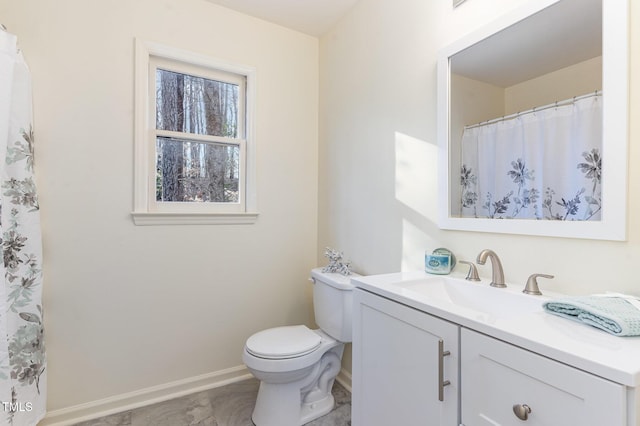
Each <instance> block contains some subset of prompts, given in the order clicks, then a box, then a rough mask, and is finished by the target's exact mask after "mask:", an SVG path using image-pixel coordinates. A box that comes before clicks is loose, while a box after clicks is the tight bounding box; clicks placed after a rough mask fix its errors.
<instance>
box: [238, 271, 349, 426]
mask: <svg viewBox="0 0 640 426" xmlns="http://www.w3.org/2000/svg"><path fill="white" fill-rule="evenodd" d="M354 275H355V274H352V275H349V276H344V275H341V274H337V273H330V272H322V269H321V268H316V269H313V270H312V271H311V281H312V282H313V308H314V312H315V319H316V323H317V324H318V326H319V327H320V328H319V329H317V330H311V329H309V328H308V327H306V326H304V325H293V326H285V327H275V328H270V329H267V330H263V331H260V332H258V333H256V334H254V335H252V336H251V337H249V339H247V342H246V344H245V347H244V351H243V354H242V360H243V361H244V363H245V365H246V366H247V368H248V369H249V371H250V372H251V373H252V374H253V375H254V376H255V377H256V378H257V379H258V380H260V389H259V390H258V398H257V399H256V405H255V408H254V410H253V415H252V416H251V418H252V420H253V422H254V423H255V425H256V426H299V425H303V424H305V423H308V422H310V421H312V420H314V419H317V418H318V417H321V416H323V415H325V414H327V413H328V412H330V411H331V410H332V409H333V407H334V402H335V401H334V398H333V395H332V394H331V388H332V386H333V382H334V380H335V378H336V376H337V375H338V373H339V372H340V368H341V361H342V352H343V350H344V344H345V343H347V342H350V341H351V312H352V306H351V304H352V300H353V288H354V287H353V286H352V285H351V283H350V277H352V276H354Z"/></svg>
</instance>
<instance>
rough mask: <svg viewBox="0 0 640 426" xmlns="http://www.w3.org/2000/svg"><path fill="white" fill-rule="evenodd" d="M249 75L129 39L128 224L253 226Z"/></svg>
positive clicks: (251, 83)
mask: <svg viewBox="0 0 640 426" xmlns="http://www.w3.org/2000/svg"><path fill="white" fill-rule="evenodd" d="M254 74H255V73H254V71H253V70H251V69H249V68H246V67H241V66H235V65H230V64H228V63H224V62H221V61H218V60H215V59H212V58H209V57H206V56H202V55H199V54H195V53H191V52H186V51H183V50H178V49H174V48H170V47H167V46H162V45H158V44H154V43H148V42H144V41H140V40H138V41H137V44H136V163H135V167H136V194H135V208H134V212H133V214H132V215H133V218H134V221H135V223H136V224H139V225H152V224H189V223H196V224H216V223H223V224H224V223H252V222H254V221H255V219H256V217H257V213H256V205H255V173H254V164H255V160H254V156H255V148H254V146H253V132H252V128H251V125H250V124H251V122H252V120H251V118H252V117H251V111H252V110H253V108H252V99H253V96H252V93H253V92H254V90H255V89H254V87H253V86H254V81H255V78H254Z"/></svg>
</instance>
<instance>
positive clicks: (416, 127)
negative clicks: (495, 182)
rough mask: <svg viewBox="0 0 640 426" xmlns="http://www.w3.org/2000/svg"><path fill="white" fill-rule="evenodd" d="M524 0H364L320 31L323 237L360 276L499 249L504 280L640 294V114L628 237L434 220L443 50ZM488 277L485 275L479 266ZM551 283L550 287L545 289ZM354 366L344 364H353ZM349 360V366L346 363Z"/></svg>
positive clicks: (634, 39) (638, 64)
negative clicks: (594, 237) (490, 228)
mask: <svg viewBox="0 0 640 426" xmlns="http://www.w3.org/2000/svg"><path fill="white" fill-rule="evenodd" d="M523 2H524V0H519V1H512V0H487V1H477V0H468V1H466V2H465V3H463V4H462V5H461V6H460V7H459V8H457V9H456V10H452V8H451V2H450V1H424V0H406V1H403V2H402V6H403V7H402V8H400V7H398V4H397V3H396V2H389V1H387V0H361V1H360V2H359V3H358V4H357V5H356V7H355V8H354V9H353V10H352V12H351V13H350V15H349V16H347V17H346V18H345V19H343V20H342V22H341V23H340V24H339V25H338V26H336V27H335V28H334V29H333V30H332V31H331V32H330V33H328V34H326V35H325V36H323V37H322V39H321V45H320V52H321V54H320V55H321V56H320V57H321V61H320V64H321V73H320V79H321V86H320V92H321V109H320V113H321V120H320V123H321V127H320V130H321V133H320V135H321V136H320V206H319V208H320V216H319V219H320V225H319V243H320V246H324V245H331V246H335V247H339V248H340V249H341V250H343V251H345V252H346V253H347V254H348V255H349V256H350V257H351V259H352V260H353V265H354V268H355V269H357V270H359V271H360V272H362V273H364V274H375V273H385V272H392V271H397V270H400V269H420V268H422V267H423V262H424V260H423V256H424V250H425V249H433V248H436V247H448V248H450V249H451V250H453V251H454V253H456V255H457V256H458V259H466V260H472V259H475V257H476V255H477V254H478V253H479V252H480V251H481V250H482V249H484V248H492V249H494V250H495V251H496V252H497V253H498V254H499V255H500V256H501V258H502V261H503V264H504V271H505V277H506V279H507V280H508V281H509V282H512V283H519V284H522V285H523V286H524V283H525V281H526V279H527V277H528V276H529V274H531V273H534V272H541V273H549V274H554V275H555V276H556V278H555V279H554V280H552V281H547V282H545V284H544V286H543V287H546V288H547V289H548V290H552V289H553V290H556V291H559V292H565V293H570V294H583V293H591V292H599V291H603V290H616V291H622V292H630V293H635V294H640V285H639V284H638V278H637V276H636V275H637V274H636V271H637V268H636V265H637V263H638V260H639V259H640V216H638V215H637V214H634V213H633V212H635V211H637V209H638V208H640V188H639V187H640V169H638V168H637V167H635V166H634V165H635V164H637V162H638V160H639V158H638V157H639V155H640V121H638V120H633V119H631V120H630V122H631V127H630V149H629V162H630V173H629V214H628V217H629V224H628V241H626V242H608V241H589V240H579V239H562V238H550V237H532V236H518V235H503V234H489V233H473V232H459V231H443V230H440V229H439V228H438V226H437V222H436V220H437V209H438V206H437V167H438V164H437V160H436V159H437V157H436V155H437V154H436V152H437V141H436V60H437V52H438V49H439V48H440V47H441V46H445V45H447V44H449V43H450V42H452V41H453V40H454V39H456V38H457V37H459V36H461V35H463V34H466V33H468V32H469V31H472V30H473V29H474V28H477V27H479V26H481V25H483V24H485V23H486V22H489V21H490V20H492V19H493V18H495V17H496V16H498V15H500V14H502V13H504V12H505V11H506V10H507V9H510V8H514V7H517V6H518V5H520V4H522V3H523ZM630 3H631V22H630V29H631V30H630V31H631V35H630V37H631V39H630V40H631V48H630V55H631V56H630V60H631V69H630V76H631V82H630V87H631V93H630V116H631V117H632V118H633V117H637V116H638V115H639V114H640V88H639V86H640V85H639V84H638V82H639V81H640V80H638V77H637V76H638V75H640V54H639V53H638V52H640V30H638V28H640V4H639V3H638V2H630ZM480 273H481V275H483V276H485V277H487V276H488V275H490V273H491V272H490V269H489V268H488V267H480ZM542 290H543V291H544V290H545V289H544V288H543V289H542ZM347 363H348V361H347ZM345 365H348V364H345Z"/></svg>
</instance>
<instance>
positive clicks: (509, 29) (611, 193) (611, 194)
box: [438, 0, 629, 240]
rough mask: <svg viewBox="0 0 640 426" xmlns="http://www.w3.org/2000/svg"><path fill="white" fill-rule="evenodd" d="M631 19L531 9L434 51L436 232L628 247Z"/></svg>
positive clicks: (588, 6) (570, 9) (613, 5)
mask: <svg viewBox="0 0 640 426" xmlns="http://www.w3.org/2000/svg"><path fill="white" fill-rule="evenodd" d="M628 7H629V6H628V1H627V0H624V1H616V2H613V1H605V0H535V1H530V2H527V3H525V4H524V5H523V6H522V7H520V8H518V9H516V10H514V11H512V12H509V13H507V14H505V15H504V16H502V17H500V18H498V19H497V20H496V21H494V22H492V23H490V24H488V25H486V26H484V27H482V28H480V29H478V30H476V31H474V32H472V33H470V34H468V35H466V36H464V37H463V38H461V39H459V40H457V41H456V42H454V43H452V44H451V45H449V46H447V47H445V48H443V49H442V50H441V51H440V54H439V58H438V144H439V158H438V162H439V168H440V170H439V200H438V202H439V218H438V220H439V226H440V227H441V228H443V229H453V230H465V231H479V232H499V233H512V234H527V235H542V236H556V237H571V238H589V239H603V240H625V239H626V210H627V149H628V147H627V145H628V43H629V41H628V26H629V25H628V20H629V18H628ZM543 120H547V121H546V122H545V123H546V124H544V126H547V127H541V126H543V124H540V122H542V121H543ZM549 120H550V121H549ZM554 120H555V121H554ZM549 126H550V127H549ZM563 126H564V127H563ZM565 127H566V129H565ZM549 129H551V130H549ZM567 129H568V130H567ZM481 134H482V135H485V136H482V137H481V136H479V135H481ZM487 134H488V135H491V136H490V139H487V140H490V142H486V141H485V139H482V138H485V137H486V135H487ZM498 134H499V138H498V136H496V135H498ZM523 135H524V136H523ZM496 138H498V139H496ZM487 144H488V145H487ZM541 146H544V147H543V148H541ZM576 173H577V174H578V177H574V175H575V174H576ZM552 178H553V179H555V180H554V181H553V183H550V182H551V181H550V179H552ZM580 179H582V180H580ZM574 180H575V181H574ZM494 181H496V182H498V181H499V182H498V183H494ZM470 182H472V183H473V185H474V186H473V187H471V186H465V185H471V183H470ZM478 182H482V183H481V184H480V183H478ZM505 182H506V183H505ZM500 185H507V186H505V187H501V186H500ZM508 185H510V187H509V186H508ZM556 185H557V187H556ZM470 188H471V189H470Z"/></svg>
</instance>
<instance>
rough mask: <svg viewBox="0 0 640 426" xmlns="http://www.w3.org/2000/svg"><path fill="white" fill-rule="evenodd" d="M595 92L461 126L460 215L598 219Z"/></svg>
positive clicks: (598, 109)
mask: <svg viewBox="0 0 640 426" xmlns="http://www.w3.org/2000/svg"><path fill="white" fill-rule="evenodd" d="M601 152H602V95H600V94H598V95H592V96H589V97H585V98H582V99H578V100H575V101H574V102H571V103H570V104H569V105H563V106H557V107H551V108H546V109H542V110H539V111H533V112H528V113H526V114H522V115H519V116H518V117H516V118H513V119H509V120H503V121H498V122H495V123H490V124H486V125H481V126H477V127H471V128H467V129H465V131H464V134H463V136H462V167H461V176H460V185H461V194H462V195H461V199H460V216H462V217H483V218H494V219H512V218H517V219H539V220H541V219H547V220H600V219H601V215H602V212H601V201H602V190H601V178H602V175H601V162H602V156H601Z"/></svg>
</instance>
